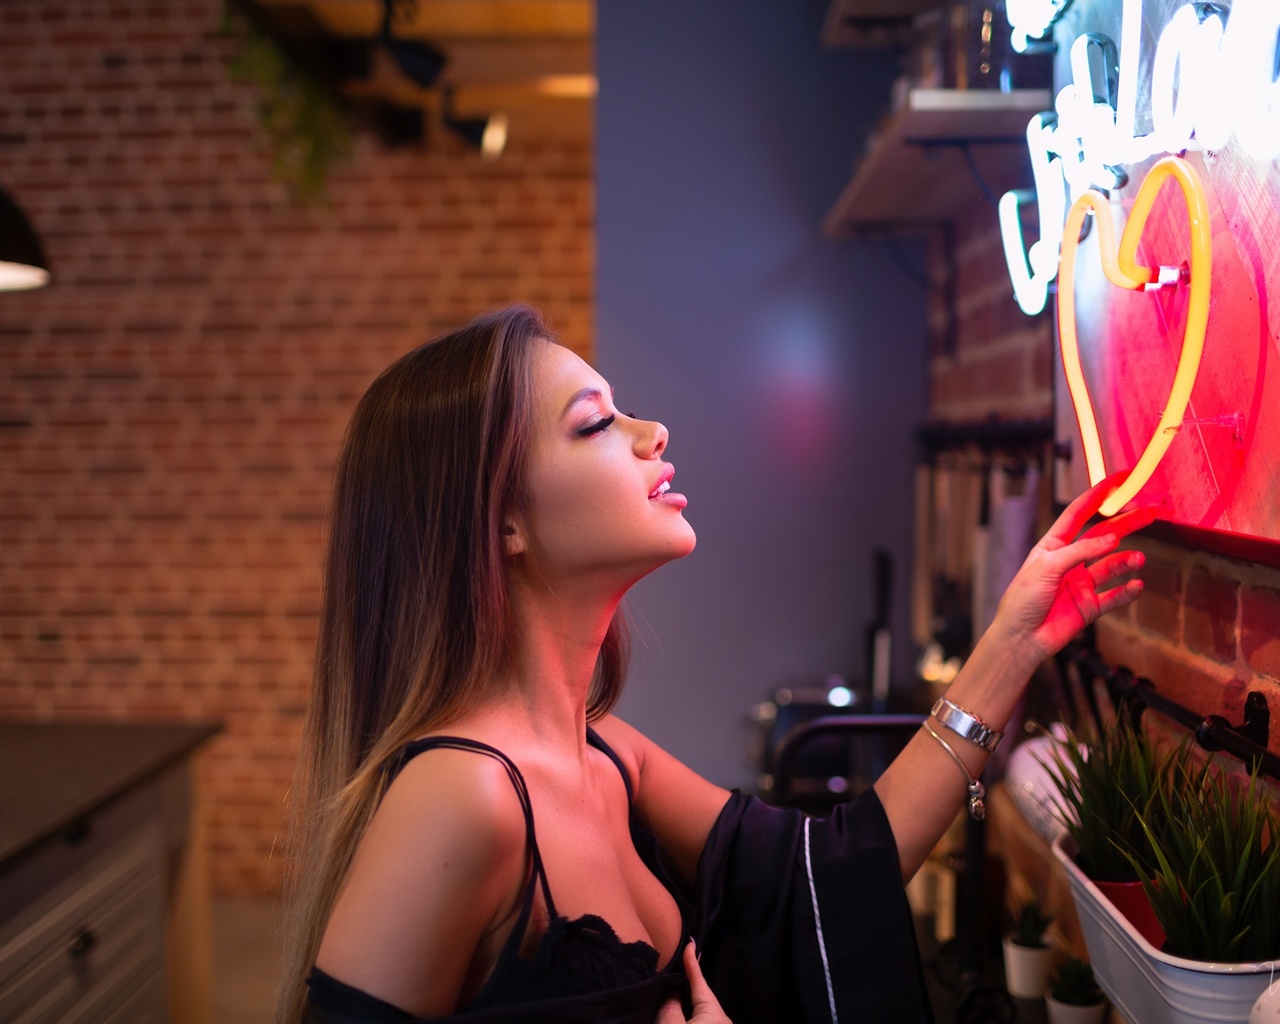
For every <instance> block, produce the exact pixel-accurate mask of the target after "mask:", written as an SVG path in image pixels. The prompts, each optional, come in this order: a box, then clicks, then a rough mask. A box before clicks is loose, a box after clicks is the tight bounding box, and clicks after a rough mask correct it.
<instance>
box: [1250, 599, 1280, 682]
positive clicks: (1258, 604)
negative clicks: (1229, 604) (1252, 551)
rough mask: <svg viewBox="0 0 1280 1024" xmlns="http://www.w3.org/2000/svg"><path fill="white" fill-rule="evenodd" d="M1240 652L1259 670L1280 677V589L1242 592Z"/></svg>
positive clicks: (1254, 668) (1255, 669)
mask: <svg viewBox="0 0 1280 1024" xmlns="http://www.w3.org/2000/svg"><path fill="white" fill-rule="evenodd" d="M1240 654H1241V656H1242V657H1243V658H1244V660H1245V661H1247V662H1248V663H1249V665H1250V666H1251V667H1252V668H1253V670H1254V671H1255V672H1261V673H1265V674H1266V675H1269V676H1276V677H1280V589H1275V588H1272V587H1245V588H1244V589H1243V590H1242V591H1241V592H1240Z"/></svg>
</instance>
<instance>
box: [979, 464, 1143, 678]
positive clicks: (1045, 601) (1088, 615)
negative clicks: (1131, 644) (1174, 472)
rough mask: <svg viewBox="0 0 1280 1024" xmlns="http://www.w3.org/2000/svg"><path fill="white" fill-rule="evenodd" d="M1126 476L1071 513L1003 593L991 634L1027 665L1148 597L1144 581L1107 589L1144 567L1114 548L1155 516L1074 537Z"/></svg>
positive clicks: (1118, 521)
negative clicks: (1102, 618)
mask: <svg viewBox="0 0 1280 1024" xmlns="http://www.w3.org/2000/svg"><path fill="white" fill-rule="evenodd" d="M1123 476H1124V475H1123V474H1114V475H1112V476H1109V477H1107V479H1105V480H1103V481H1102V482H1101V483H1099V484H1097V485H1095V486H1094V487H1091V488H1090V489H1089V490H1087V491H1085V492H1084V493H1083V494H1082V495H1080V497H1078V498H1076V500H1075V501H1073V502H1072V503H1071V504H1070V505H1068V506H1067V509H1066V511H1064V512H1063V513H1062V515H1061V516H1059V517H1058V521H1057V522H1056V523H1054V524H1053V527H1052V528H1051V529H1050V530H1049V532H1048V533H1046V534H1045V535H1044V537H1042V538H1041V539H1040V542H1039V543H1038V544H1036V546H1035V547H1034V548H1032V549H1031V554H1029V555H1028V556H1027V560H1026V561H1025V562H1024V563H1023V565H1022V568H1021V569H1019V570H1018V573H1017V575H1016V576H1014V578H1013V581H1012V582H1011V583H1010V584H1009V588H1008V589H1007V590H1006V591H1005V593H1004V597H1003V598H1002V599H1001V601H1000V607H999V608H998V609H997V611H996V618H995V622H994V623H993V624H992V629H993V631H998V635H999V636H1000V637H1001V639H1002V640H1004V641H1006V642H1008V643H1011V644H1013V645H1014V647H1015V648H1016V649H1017V650H1019V651H1020V652H1023V653H1024V654H1025V655H1026V657H1027V658H1028V663H1029V664H1032V665H1035V664H1039V662H1041V661H1043V660H1044V659H1045V658H1047V657H1049V656H1050V655H1052V654H1055V653H1057V652H1058V651H1059V650H1061V649H1062V647H1063V646H1065V645H1066V643H1067V642H1068V641H1069V640H1070V639H1071V638H1072V637H1073V636H1075V635H1076V634H1077V633H1079V632H1080V630H1082V629H1084V627H1085V626H1088V625H1090V624H1092V623H1094V622H1096V621H1097V620H1098V618H1099V617H1100V616H1102V615H1105V614H1106V613H1107V612H1109V611H1112V610H1113V609H1116V608H1120V607H1123V606H1124V605H1126V604H1128V603H1129V602H1131V601H1133V600H1135V599H1136V598H1137V597H1138V595H1139V594H1141V593H1142V582H1141V581H1140V580H1130V581H1129V582H1127V583H1125V584H1123V585H1120V586H1113V587H1110V588H1107V584H1108V583H1110V582H1111V581H1113V580H1114V579H1115V578H1116V577H1118V576H1123V575H1124V574H1125V573H1130V572H1133V571H1134V570H1136V569H1139V568H1141V567H1142V563H1143V561H1144V558H1143V555H1142V553H1141V552H1139V551H1116V550H1115V548H1116V545H1117V544H1119V542H1120V540H1121V538H1123V537H1126V536H1128V535H1129V534H1130V533H1133V531H1135V530H1140V529H1142V528H1143V527H1144V526H1147V525H1149V524H1150V523H1151V521H1152V520H1153V519H1154V518H1155V514H1154V512H1152V510H1150V509H1135V510H1133V511H1130V512H1123V513H1121V514H1120V515H1118V516H1114V517H1113V518H1111V519H1107V520H1105V521H1103V522H1101V523H1099V524H1098V525H1097V526H1094V527H1093V528H1092V529H1090V530H1087V531H1086V532H1085V533H1084V534H1083V535H1081V536H1080V537H1078V538H1077V536H1076V535H1077V534H1079V533H1080V530H1081V529H1082V528H1083V527H1084V524H1085V523H1086V522H1088V521H1089V519H1090V518H1091V517H1092V516H1093V515H1094V514H1095V513H1096V512H1097V511H1098V508H1099V507H1100V506H1101V505H1102V502H1103V501H1104V500H1105V499H1106V497H1107V495H1108V494H1110V493H1111V492H1112V491H1113V490H1115V488H1116V486H1117V485H1118V484H1119V483H1120V481H1121V480H1122V479H1123Z"/></svg>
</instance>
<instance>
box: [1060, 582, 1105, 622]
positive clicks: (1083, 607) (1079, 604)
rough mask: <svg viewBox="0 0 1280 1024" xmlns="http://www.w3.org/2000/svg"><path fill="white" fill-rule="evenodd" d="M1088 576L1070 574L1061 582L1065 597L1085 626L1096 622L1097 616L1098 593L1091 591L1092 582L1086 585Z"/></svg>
mask: <svg viewBox="0 0 1280 1024" xmlns="http://www.w3.org/2000/svg"><path fill="white" fill-rule="evenodd" d="M1088 578H1089V577H1088V574H1087V573H1086V574H1083V576H1082V575H1079V574H1076V573H1071V574H1070V575H1069V576H1067V578H1066V579H1065V580H1064V581H1063V589H1064V590H1065V591H1066V592H1067V597H1069V598H1071V603H1072V604H1073V605H1075V607H1076V613H1077V614H1078V615H1079V616H1080V618H1081V619H1083V620H1084V624H1085V625H1086V626H1087V625H1089V624H1090V623H1092V622H1094V621H1096V620H1097V618H1098V616H1099V614H1101V613H1100V612H1099V611H1098V609H1099V601H1098V593H1097V591H1096V590H1094V589H1093V584H1092V582H1088V583H1086V582H1085V580H1088Z"/></svg>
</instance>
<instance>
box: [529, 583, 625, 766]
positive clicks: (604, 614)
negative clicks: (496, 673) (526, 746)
mask: <svg viewBox="0 0 1280 1024" xmlns="http://www.w3.org/2000/svg"><path fill="white" fill-rule="evenodd" d="M511 596H512V611H513V619H514V626H515V636H516V642H515V651H514V658H513V661H512V669H511V671H512V675H513V677H514V678H513V679H512V682H511V688H510V690H509V692H510V693H511V694H512V701H511V703H510V704H509V705H508V707H509V710H510V712H511V713H513V714H515V715H517V716H518V717H519V718H520V719H521V720H522V724H523V725H524V726H525V727H526V728H528V729H529V731H530V732H531V733H532V734H533V735H534V736H536V737H537V738H538V740H539V742H540V743H543V744H545V743H550V744H554V745H556V746H560V747H568V746H573V747H575V748H577V749H578V750H579V751H585V747H586V730H587V697H588V694H589V691H590V689H591V678H592V676H593V674H594V673H595V667H596V661H597V659H598V658H599V655H600V646H601V644H602V643H603V642H604V637H605V633H606V632H607V631H608V628H609V623H610V622H611V621H612V619H613V615H614V612H615V611H617V608H618V604H619V602H620V601H621V599H622V593H621V592H619V593H615V594H607V593H598V594H589V593H587V594H584V593H582V592H581V590H579V592H577V593H574V594H571V595H569V594H565V593H564V592H563V591H559V592H557V591H556V590H555V589H554V588H552V587H549V586H547V585H545V584H541V585H530V584H529V583H528V582H526V581H522V580H516V581H513V586H512V595H511Z"/></svg>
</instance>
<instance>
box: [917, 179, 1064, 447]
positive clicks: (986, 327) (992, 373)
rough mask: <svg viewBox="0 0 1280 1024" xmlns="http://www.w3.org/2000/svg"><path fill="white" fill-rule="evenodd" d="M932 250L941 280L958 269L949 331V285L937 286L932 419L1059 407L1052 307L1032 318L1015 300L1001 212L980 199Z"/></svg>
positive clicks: (1031, 413)
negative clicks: (950, 234) (951, 237)
mask: <svg viewBox="0 0 1280 1024" xmlns="http://www.w3.org/2000/svg"><path fill="white" fill-rule="evenodd" d="M947 245H950V247H951V249H952V252H951V258H950V259H948V258H947V253H946V252H945V251H944V246H947ZM930 256H931V263H932V265H933V279H934V281H935V282H939V283H941V282H942V281H943V280H944V279H945V278H946V276H947V275H949V274H951V273H954V275H955V281H954V293H955V299H954V304H955V318H956V320H955V326H954V329H953V330H952V331H951V332H948V331H947V326H946V320H947V311H946V306H947V301H946V298H945V295H944V291H943V289H941V288H937V289H935V291H934V294H933V296H932V300H931V310H930V328H931V335H932V339H933V340H932V349H933V351H932V357H931V359H930V363H929V416H930V418H931V419H935V420H946V421H949V422H953V423H968V422H972V421H975V420H984V419H987V418H989V417H992V416H996V417H1000V418H1004V419H1022V418H1035V417H1041V416H1048V415H1049V414H1050V412H1051V410H1052V408H1053V376H1052V363H1051V361H1050V360H1051V357H1052V355H1053V324H1052V321H1051V320H1050V319H1049V314H1048V313H1047V312H1046V313H1042V314H1041V315H1039V316H1036V317H1028V316H1027V315H1026V314H1025V313H1023V312H1022V310H1020V309H1019V308H1018V306H1017V304H1016V303H1015V302H1014V301H1013V286H1012V285H1011V284H1010V283H1009V273H1008V271H1007V270H1006V269H1005V262H1004V250H1003V248H1002V247H1001V242H1000V228H999V225H998V224H997V222H996V214H995V210H993V209H992V208H991V207H990V206H989V205H987V204H986V203H981V202H979V203H975V204H974V205H973V206H972V207H971V208H970V210H969V211H968V212H967V214H966V215H965V218H964V219H963V220H962V221H960V222H959V223H958V224H957V225H956V230H955V236H954V240H953V241H951V242H949V243H946V242H943V241H942V239H940V238H939V239H935V240H934V242H933V245H932V251H931V253H930Z"/></svg>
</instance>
